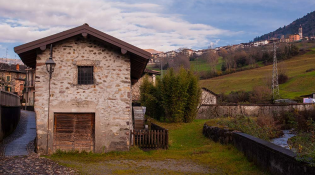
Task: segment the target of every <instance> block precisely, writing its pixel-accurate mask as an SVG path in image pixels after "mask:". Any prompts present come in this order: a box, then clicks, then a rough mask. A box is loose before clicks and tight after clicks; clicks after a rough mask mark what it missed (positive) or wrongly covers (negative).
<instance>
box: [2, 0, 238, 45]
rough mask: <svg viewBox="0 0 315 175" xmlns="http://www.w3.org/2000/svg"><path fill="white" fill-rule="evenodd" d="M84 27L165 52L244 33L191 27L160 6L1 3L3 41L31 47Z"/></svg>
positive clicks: (84, 1) (71, 0)
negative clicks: (53, 36) (65, 31)
mask: <svg viewBox="0 0 315 175" xmlns="http://www.w3.org/2000/svg"><path fill="white" fill-rule="evenodd" d="M84 23H88V24H89V25H90V26H91V27H94V28H96V29H98V30H101V31H103V32H106V33H108V34H110V35H112V36H114V37H117V38H119V39H122V40H124V41H127V42H129V43H131V44H133V45H136V46H138V47H140V48H144V49H145V48H154V49H156V50H161V51H167V50H173V49H177V48H179V47H189V48H201V47H207V45H208V44H209V43H211V42H216V41H214V38H218V37H219V36H231V35H236V34H238V33H239V32H232V31H229V30H222V29H219V28H215V27H213V26H210V25H205V24H193V23H189V22H187V21H185V20H183V19H182V18H181V17H180V15H178V14H167V13H165V12H164V7H163V6H162V5H160V4H155V3H145V2H143V3H141V2H139V3H126V2H116V1H100V0H94V1H88V0H67V1H64V0H54V1H51V0H42V1H40V3H39V1H35V0H29V1H27V3H25V1H22V0H16V1H0V33H1V35H0V42H6V43H8V42H23V43H25V42H30V41H33V40H36V39H39V38H42V37H45V36H48V35H52V34H55V33H58V32H61V31H64V30H66V29H69V28H72V27H76V26H79V25H82V24H84ZM212 40H213V41H212Z"/></svg>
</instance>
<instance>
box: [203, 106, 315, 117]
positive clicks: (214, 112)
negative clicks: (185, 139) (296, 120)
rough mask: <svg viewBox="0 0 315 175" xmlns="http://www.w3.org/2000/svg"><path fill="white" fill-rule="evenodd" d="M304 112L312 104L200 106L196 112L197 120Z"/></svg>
mask: <svg viewBox="0 0 315 175" xmlns="http://www.w3.org/2000/svg"><path fill="white" fill-rule="evenodd" d="M293 109H295V110H298V111H305V110H311V109H314V105H312V104H297V103H295V104H274V105H272V104H270V105H249V104H248V105H202V106H201V107H200V108H199V110H198V115H197V119H211V118H216V117H221V116H229V117H235V116H237V115H246V116H253V117H258V116H259V115H262V116H273V115H275V114H280V113H281V112H285V111H290V110H293Z"/></svg>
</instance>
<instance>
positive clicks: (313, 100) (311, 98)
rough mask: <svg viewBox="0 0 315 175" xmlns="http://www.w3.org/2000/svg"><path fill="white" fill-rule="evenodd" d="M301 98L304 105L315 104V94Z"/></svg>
mask: <svg viewBox="0 0 315 175" xmlns="http://www.w3.org/2000/svg"><path fill="white" fill-rule="evenodd" d="M300 97H303V103H315V93H312V94H307V95H302V96H300Z"/></svg>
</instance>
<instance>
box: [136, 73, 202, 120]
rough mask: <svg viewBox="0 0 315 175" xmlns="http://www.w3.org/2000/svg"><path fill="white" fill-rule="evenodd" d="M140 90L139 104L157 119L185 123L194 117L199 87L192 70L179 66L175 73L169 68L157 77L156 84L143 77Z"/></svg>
mask: <svg viewBox="0 0 315 175" xmlns="http://www.w3.org/2000/svg"><path fill="white" fill-rule="evenodd" d="M140 92H141V105H144V106H147V108H148V110H147V111H148V115H150V116H151V117H153V118H155V119H157V120H162V119H166V120H167V121H170V122H186V123H187V122H192V121H193V120H194V119H195V118H196V115H197V106H198V104H199V99H200V95H201V89H200V87H199V84H198V78H197V77H196V76H195V75H194V74H193V73H192V71H187V70H185V69H184V68H183V67H181V68H180V70H179V71H178V72H177V73H176V72H174V70H173V69H172V68H171V69H169V70H168V71H167V73H166V75H165V76H164V77H163V79H157V85H156V86H153V85H152V83H150V82H149V81H148V80H146V79H145V80H144V81H143V83H142V84H141V86H140Z"/></svg>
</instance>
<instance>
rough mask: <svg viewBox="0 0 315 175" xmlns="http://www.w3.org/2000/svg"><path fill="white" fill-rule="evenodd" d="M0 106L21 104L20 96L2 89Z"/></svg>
mask: <svg viewBox="0 0 315 175" xmlns="http://www.w3.org/2000/svg"><path fill="white" fill-rule="evenodd" d="M0 106H21V103H20V97H19V96H18V95H16V94H13V93H11V92H6V91H2V90H0Z"/></svg>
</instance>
